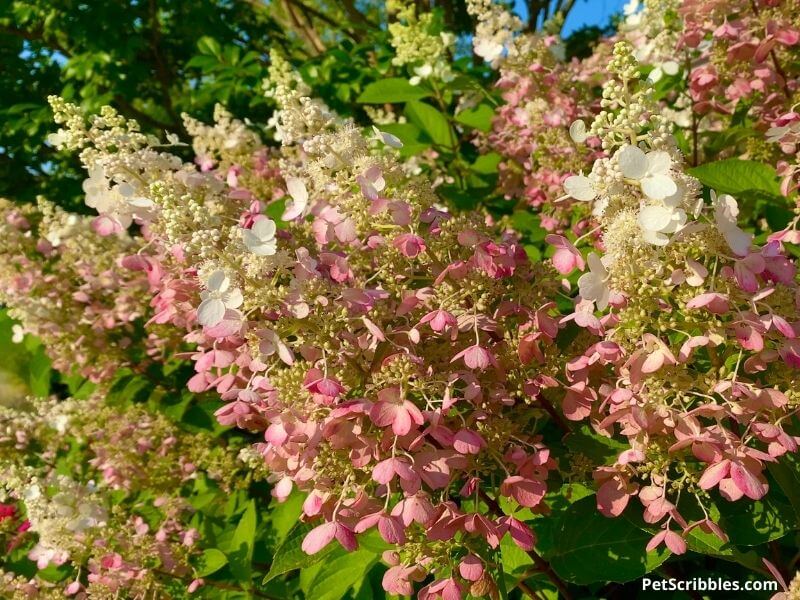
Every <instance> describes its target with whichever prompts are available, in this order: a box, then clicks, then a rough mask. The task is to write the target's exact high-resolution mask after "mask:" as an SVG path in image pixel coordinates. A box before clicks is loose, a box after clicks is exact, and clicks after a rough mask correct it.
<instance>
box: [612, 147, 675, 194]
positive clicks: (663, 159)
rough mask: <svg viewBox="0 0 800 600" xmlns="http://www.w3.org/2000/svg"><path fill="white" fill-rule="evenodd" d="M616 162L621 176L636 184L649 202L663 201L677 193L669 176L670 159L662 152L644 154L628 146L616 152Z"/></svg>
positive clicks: (638, 149)
mask: <svg viewBox="0 0 800 600" xmlns="http://www.w3.org/2000/svg"><path fill="white" fill-rule="evenodd" d="M617 162H618V163H619V169H620V171H621V172H622V175H623V176H624V177H625V178H626V179H628V180H631V181H635V182H637V183H638V184H639V185H640V186H641V188H642V192H644V194H645V196H647V197H648V198H650V199H651V200H663V199H664V198H668V197H670V196H673V195H674V194H676V193H677V191H678V185H677V184H676V183H675V181H674V180H673V179H672V177H670V175H669V172H670V168H671V167H672V158H671V157H670V155H669V154H668V153H667V152H664V151H663V150H655V151H653V152H648V153H647V154H645V153H644V152H643V151H642V150H641V149H640V148H637V147H636V146H630V145H628V146H625V147H624V148H622V149H621V150H620V151H619V152H617Z"/></svg>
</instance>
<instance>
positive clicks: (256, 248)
mask: <svg viewBox="0 0 800 600" xmlns="http://www.w3.org/2000/svg"><path fill="white" fill-rule="evenodd" d="M247 249H248V250H250V252H252V253H253V254H255V255H256V256H272V255H273V254H275V252H277V250H278V244H277V242H276V241H275V240H274V239H272V240H267V241H259V243H257V244H253V245H251V246H248V247H247Z"/></svg>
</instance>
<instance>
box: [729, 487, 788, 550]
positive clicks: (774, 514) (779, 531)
mask: <svg viewBox="0 0 800 600" xmlns="http://www.w3.org/2000/svg"><path fill="white" fill-rule="evenodd" d="M717 508H719V513H720V516H721V521H722V523H721V525H722V529H723V530H725V533H727V534H728V537H730V539H731V543H733V544H736V545H741V546H757V545H759V544H763V543H765V542H770V541H772V540H777V539H778V538H782V537H783V536H784V535H786V534H787V533H789V532H791V531H793V530H794V529H797V527H798V521H797V515H796V514H795V512H794V510H793V509H792V507H791V505H790V504H789V503H788V502H787V501H786V500H784V499H783V498H781V497H780V496H779V495H778V494H775V493H770V494H767V495H766V496H764V498H762V499H761V500H756V501H754V502H751V501H749V500H747V499H742V500H739V501H737V502H726V501H723V502H720V503H718V504H717Z"/></svg>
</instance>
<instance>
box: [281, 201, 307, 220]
mask: <svg viewBox="0 0 800 600" xmlns="http://www.w3.org/2000/svg"><path fill="white" fill-rule="evenodd" d="M305 210H306V205H305V204H301V203H300V202H292V203H290V204H288V205H287V206H286V210H284V211H283V214H282V215H281V220H283V221H294V220H295V219H296V218H297V217H299V216H300V215H302V214H303V213H304V212H305Z"/></svg>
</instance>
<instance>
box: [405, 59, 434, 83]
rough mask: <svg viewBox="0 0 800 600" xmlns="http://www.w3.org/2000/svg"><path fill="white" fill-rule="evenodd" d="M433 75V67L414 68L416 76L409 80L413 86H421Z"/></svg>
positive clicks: (425, 65) (426, 65)
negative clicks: (423, 81) (424, 80)
mask: <svg viewBox="0 0 800 600" xmlns="http://www.w3.org/2000/svg"><path fill="white" fill-rule="evenodd" d="M432 74H433V66H432V65H429V64H427V63H426V64H424V65H422V66H421V67H414V76H413V77H412V78H411V79H409V80H408V82H409V83H410V84H411V85H419V84H420V83H421V82H422V80H423V79H427V78H428V77H430V76H431V75H432Z"/></svg>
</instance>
